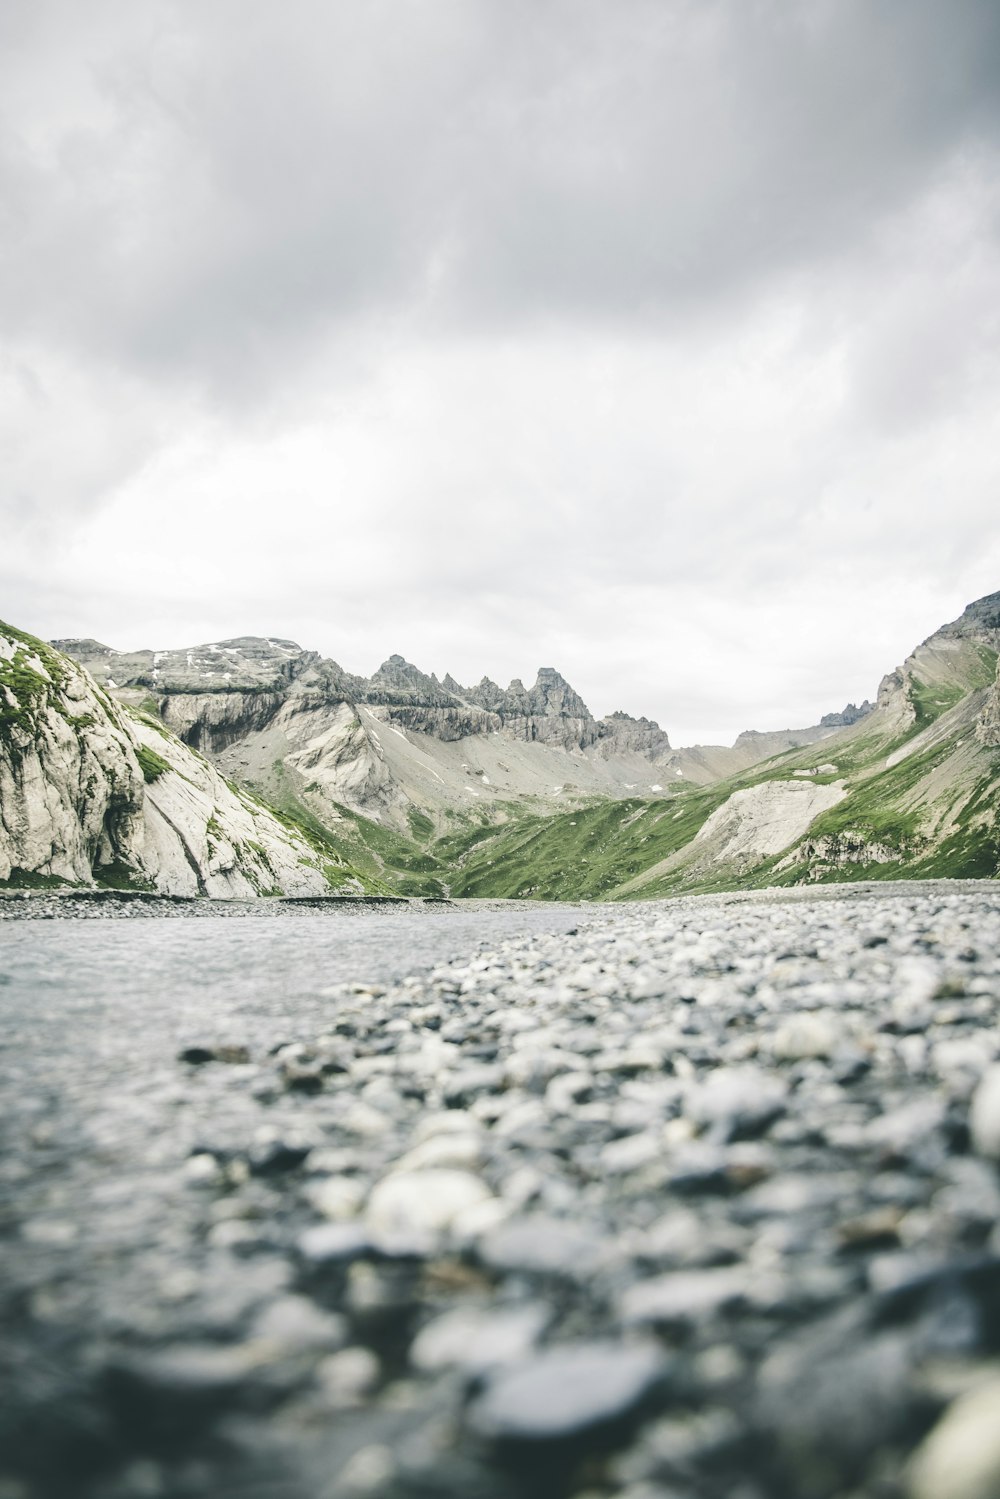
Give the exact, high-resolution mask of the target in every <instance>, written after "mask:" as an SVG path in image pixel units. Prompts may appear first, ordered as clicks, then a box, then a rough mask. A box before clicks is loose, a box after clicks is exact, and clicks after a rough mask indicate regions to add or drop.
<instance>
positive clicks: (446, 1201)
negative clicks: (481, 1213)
mask: <svg viewBox="0 0 1000 1499" xmlns="http://www.w3.org/2000/svg"><path fill="white" fill-rule="evenodd" d="M491 1195H492V1194H491V1193H490V1190H489V1188H488V1187H487V1186H486V1185H485V1183H484V1182H482V1181H481V1180H480V1178H479V1177H478V1176H473V1175H472V1173H471V1172H468V1171H458V1170H447V1169H444V1168H439V1169H431V1170H427V1171H399V1172H395V1173H393V1174H392V1175H390V1176H386V1177H383V1179H382V1180H381V1181H380V1182H378V1183H377V1184H376V1185H375V1187H374V1188H373V1189H372V1193H371V1196H370V1197H369V1199H368V1207H367V1209H366V1212H365V1224H366V1226H367V1228H368V1231H369V1233H371V1234H372V1236H373V1237H374V1238H376V1239H377V1240H378V1241H380V1242H381V1243H383V1244H384V1245H386V1246H387V1247H388V1248H390V1249H392V1250H393V1251H394V1252H396V1253H401V1252H406V1251H413V1252H414V1253H426V1252H428V1251H429V1250H430V1249H431V1248H432V1247H433V1246H434V1245H435V1244H436V1243H437V1242H438V1241H439V1240H440V1239H441V1238H442V1236H443V1235H445V1234H446V1233H447V1231H448V1229H449V1228H450V1227H451V1226H452V1224H453V1223H454V1222H455V1220H456V1219H457V1218H458V1217H459V1215H460V1214H462V1213H463V1212H465V1211H466V1209H469V1208H475V1207H478V1206H480V1204H482V1203H485V1202H487V1201H489V1199H490V1197H491Z"/></svg>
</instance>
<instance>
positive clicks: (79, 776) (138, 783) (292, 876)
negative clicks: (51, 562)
mask: <svg viewBox="0 0 1000 1499" xmlns="http://www.w3.org/2000/svg"><path fill="white" fill-rule="evenodd" d="M108 675H112V674H111V673H110V672H109V673H108ZM112 679H113V677H112ZM233 696H234V697H238V696H239V695H238V694H233ZM321 864H322V861H321V860H320V859H319V858H318V856H317V855H316V853H315V851H314V850H313V848H312V847H311V846H310V845H309V844H308V843H307V842H306V840H305V839H304V838H301V837H299V836H298V835H297V834H295V833H292V832H290V831H288V830H287V829H286V828H285V827H284V826H283V825H282V824H281V823H280V822H279V821H278V820H277V818H275V817H274V816H273V815H272V814H271V813H270V812H269V811H267V810H266V809H265V808H264V807H262V806H260V805H259V804H258V803H256V802H254V800H253V799H252V798H251V797H249V796H247V795H246V794H245V793H240V792H238V791H236V790H235V789H234V788H233V787H232V786H230V785H229V784H228V783H227V782H226V781H225V780H224V779H223V778H222V776H220V775H219V773H218V772H217V771H216V770H215V769H214V767H213V766H211V765H210V764H209V763H208V761H207V760H205V759H203V758H202V757H201V756H200V755H197V754H195V753H193V752H192V751H191V750H190V749H188V748H187V746H186V745H184V744H182V743H181V742H180V741H179V740H177V739H175V738H174V737H173V736H172V735H170V734H169V733H167V732H165V731H164V730H163V729H162V728H161V727H160V726H159V725H157V724H156V723H155V722H154V721H153V720H150V719H147V718H144V717H143V715H141V714H140V713H138V712H137V711H136V710H134V709H133V710H130V709H128V708H127V707H125V706H123V705H122V704H120V703H118V702H116V701H115V700H114V699H113V698H112V697H110V696H109V695H108V693H107V692H106V691H105V690H104V689H103V688H102V687H100V686H99V685H98V684H97V683H96V682H95V681H94V680H93V678H92V677H91V676H90V675H89V674H88V673H87V672H86V671H84V670H83V669H82V668H81V667H80V666H79V665H78V664H77V663H76V662H75V661H73V660H71V659H70V658H69V657H68V656H66V655H63V654H62V653H60V652H59V651H56V650H54V649H53V648H52V647H51V646H46V645H44V644H43V643H42V642H41V641H37V640H34V639H33V637H31V636H29V635H24V634H22V633H21V632H19V631H17V630H14V629H12V628H11V627H9V626H6V625H0V880H3V881H11V880H12V881H13V882H15V883H19V882H21V883H31V882H32V881H38V880H39V879H42V880H44V879H46V878H48V879H54V880H63V881H67V882H69V883H71V884H90V883H92V882H94V881H95V880H96V881H97V882H98V883H105V884H107V883H110V884H125V885H131V886H134V887H137V888H146V889H155V890H159V891H163V892H164V893H168V894H175V895H199V894H200V895H214V896H230V895H232V896H241V895H242V896H251V895H259V894H303V895H307V894H318V893H323V892H325V891H327V890H328V889H329V888H330V883H329V881H328V879H327V876H326V873H325V872H324V869H323V868H322V867H321ZM349 875H350V871H345V874H344V879H345V881H346V880H347V879H348V878H349ZM333 879H334V882H335V883H336V874H335V873H334V874H333Z"/></svg>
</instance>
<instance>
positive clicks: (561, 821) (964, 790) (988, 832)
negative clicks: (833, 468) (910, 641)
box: [455, 593, 1000, 899]
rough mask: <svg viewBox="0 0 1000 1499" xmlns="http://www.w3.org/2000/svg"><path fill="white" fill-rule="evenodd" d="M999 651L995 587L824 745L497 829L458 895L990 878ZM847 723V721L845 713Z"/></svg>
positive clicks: (637, 893)
mask: <svg viewBox="0 0 1000 1499" xmlns="http://www.w3.org/2000/svg"><path fill="white" fill-rule="evenodd" d="M998 652H1000V593H998V594H991V595H989V596H988V597H986V598H983V599H979V600H977V601H976V602H975V603H973V604H970V605H969V607H968V608H967V609H966V610H965V612H964V613H963V614H962V616H961V618H960V619H957V620H955V621H953V622H952V623H950V624H947V625H944V626H943V627H942V628H941V629H940V630H937V631H936V632H935V633H934V634H933V635H931V636H929V637H928V639H926V640H925V641H923V642H922V644H921V645H919V646H918V647H917V648H916V650H915V651H914V652H913V653H912V654H911V655H910V656H908V657H907V659H906V661H904V663H903V664H902V666H900V667H898V668H897V669H896V670H895V671H892V672H890V673H889V674H888V675H887V676H886V677H885V678H884V679H883V681H882V683H881V685H880V688H879V692H878V698H877V703H876V706H875V707H874V708H873V709H871V711H869V712H867V713H865V714H864V715H863V716H862V717H860V718H857V717H855V718H854V721H853V722H849V723H847V724H846V725H845V726H843V727H842V728H840V729H838V730H834V731H833V732H832V733H827V734H826V735H825V736H824V737H823V738H822V740H821V741H819V742H814V743H813V744H811V745H809V746H807V747H804V748H795V749H791V750H788V751H786V752H785V753H782V754H778V755H776V756H772V757H771V758H768V759H761V760H760V761H759V762H758V763H757V764H755V765H753V766H751V767H750V768H749V769H748V770H745V771H744V772H742V773H741V774H737V775H732V776H728V777H726V778H724V779H721V780H719V781H716V782H715V783H714V784H710V785H706V786H702V787H698V788H690V789H686V790H685V791H683V792H680V793H676V794H675V795H674V797H672V798H671V799H670V800H666V801H665V800H648V799H647V800H639V799H637V798H636V799H631V800H626V801H623V802H619V803H617V804H614V805H605V806H591V807H588V808H585V809H581V810H580V811H577V812H574V813H572V814H564V815H560V816H556V817H551V818H547V819H544V820H543V819H536V820H535V822H534V824H533V825H530V826H528V825H522V826H520V827H517V828H511V829H499V830H497V831H496V833H494V834H493V835H492V836H491V837H490V838H489V839H486V840H483V841H481V842H480V843H478V844H477V845H476V847H475V848H474V849H471V850H470V851H469V852H468V853H467V854H466V855H465V857H464V858H463V860H462V865H461V870H460V874H459V876H458V878H457V879H456V880H455V888H456V890H458V891H459V892H461V893H464V894H476V895H484V894H491V895H515V894H518V895H525V894H532V895H536V896H539V897H548V898H568V897H569V896H570V895H573V896H574V897H577V898H579V897H581V896H585V897H589V898H603V899H629V898H636V897H650V896H659V895H666V894H671V893H676V892H680V891H698V890H721V889H733V888H747V887H750V888H752V887H760V886H765V885H789V884H800V883H808V882H816V881H819V882H823V881H841V880H852V879H898V878H902V877H914V878H924V877H936V876H940V877H966V878H997V877H998V876H1000V679H998V675H997V670H998V668H997V661H998ZM855 711H856V710H855ZM843 716H844V717H845V718H850V717H852V716H853V715H852V713H851V710H850V708H849V709H848V710H847V711H846V712H845V714H844V715H843Z"/></svg>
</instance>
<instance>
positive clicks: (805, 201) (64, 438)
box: [0, 0, 1000, 744]
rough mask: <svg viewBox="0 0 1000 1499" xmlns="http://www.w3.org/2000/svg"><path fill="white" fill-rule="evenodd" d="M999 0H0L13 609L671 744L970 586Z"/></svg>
mask: <svg viewBox="0 0 1000 1499" xmlns="http://www.w3.org/2000/svg"><path fill="white" fill-rule="evenodd" d="M998 168H1000V5H998V4H997V3H996V0H949V3H948V4H947V5H943V4H941V3H940V0H364V3H363V4H359V3H357V0H282V3H281V4H280V5H277V4H274V3H273V0H211V3H209V4H191V3H190V0H88V3H87V5H85V6H82V5H80V4H79V3H78V0H4V4H3V6H2V7H0V615H2V616H3V617H4V618H6V619H7V620H8V621H9V622H11V623H13V624H16V625H19V626H20V627H21V628H24V629H28V630H30V631H32V632H33V633H35V634H38V635H42V636H45V637H48V638H52V637H63V636H95V637H96V638H98V639H100V640H103V641H105V642H106V643H107V644H110V645H112V646H115V647H117V648H119V649H136V648H140V647H152V648H169V647H179V646H184V645H193V644H197V643H202V642H204V641H209V640H220V639H224V638H227V637H232V636H236V635H270V636H281V637H284V638H290V639H293V640H297V641H299V643H300V644H302V645H303V646H306V647H307V648H310V649H315V650H318V651H321V652H322V653H323V654H324V655H330V656H333V657H334V658H335V659H336V660H338V661H339V662H340V663H341V664H342V665H343V666H344V667H346V668H347V669H348V670H350V671H353V672H359V673H363V674H366V675H367V674H370V673H371V672H372V671H374V670H375V668H376V667H377V666H378V664H379V663H380V662H381V661H382V660H384V659H385V657H386V656H388V655H389V654H390V653H392V652H399V653H401V654H402V655H404V656H406V657H407V658H408V659H409V660H411V661H414V662H416V663H417V664H418V665H419V666H420V667H421V668H422V669H424V670H425V671H428V672H431V671H433V672H436V673H437V674H438V675H439V676H443V675H444V674H445V673H446V672H451V673H452V674H453V675H454V676H455V677H456V678H457V679H458V680H459V681H464V682H469V683H471V682H474V681H477V680H478V679H479V678H480V677H481V676H483V675H484V674H486V675H489V676H490V677H493V678H494V679H496V680H498V681H500V682H501V683H503V684H506V683H507V682H508V681H509V680H510V679H511V678H512V677H514V676H517V677H521V678H524V679H525V680H526V681H529V682H530V681H531V680H532V679H533V677H534V673H535V670H536V668H537V667H538V666H540V665H545V666H555V667H557V668H558V669H559V670H561V671H562V672H563V674H564V675H565V676H566V677H567V678H568V679H569V680H570V681H571V682H572V683H573V685H574V686H575V687H576V688H577V690H578V691H579V692H580V693H581V694H582V696H583V697H584V698H585V700H586V701H587V702H588V704H589V705H590V707H591V709H592V710H593V711H594V712H596V713H597V714H603V713H606V712H610V711H612V710H614V709H625V710H626V711H629V712H631V713H634V714H637V715H638V714H646V715H648V716H650V717H654V718H656V719H658V720H659V721H660V723H661V724H662V726H663V727H664V728H666V729H667V730H668V732H669V734H670V736H671V739H672V741H673V742H674V743H675V744H690V743H696V742H715V743H719V742H728V741H731V739H732V738H733V737H734V736H735V735H736V734H737V733H738V732H740V730H742V729H745V728H750V727H752V728H757V729H769V728H781V727H787V726H793V727H795V726H803V725H806V724H809V723H813V722H815V721H816V720H817V719H818V717H819V716H820V715H821V714H822V713H824V712H829V711H832V710H836V709H839V708H841V707H843V705H844V704H845V703H846V702H847V701H848V700H849V699H852V700H855V701H857V700H860V699H861V698H863V697H865V696H869V697H871V696H873V695H874V693H875V690H876V688H877V686H878V682H879V679H880V677H881V676H882V674H883V673H884V672H886V671H889V670H890V669H892V668H893V667H894V666H895V665H897V664H898V663H899V662H900V661H901V660H902V659H903V658H904V657H905V656H906V654H907V653H908V652H909V651H910V650H911V649H912V648H913V647H914V646H915V645H916V644H917V643H918V642H919V641H920V640H922V639H923V638H924V637H925V636H927V635H928V634H930V633H931V631H933V630H934V629H935V628H937V626H938V625H940V624H942V623H943V622H945V621H946V620H949V619H952V618H954V617H955V616H956V615H957V614H959V613H960V612H961V610H962V609H963V607H964V606H965V604H966V603H968V602H969V601H970V600H972V599H974V598H977V597H980V596H981V595H983V594H985V593H990V592H994V591H996V590H1000V482H998V481H1000V433H998V413H1000V354H998V350H1000V170H998Z"/></svg>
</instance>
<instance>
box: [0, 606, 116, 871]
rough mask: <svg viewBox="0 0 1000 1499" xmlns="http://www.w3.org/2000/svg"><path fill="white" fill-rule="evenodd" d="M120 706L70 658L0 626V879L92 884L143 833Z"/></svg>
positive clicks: (28, 637)
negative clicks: (98, 870) (49, 879)
mask: <svg viewBox="0 0 1000 1499" xmlns="http://www.w3.org/2000/svg"><path fill="white" fill-rule="evenodd" d="M144 790H145V787H144V781H143V773H142V769H141V767H140V764H139V760H138V758H137V756H136V746H135V744H134V743H133V741H132V740H131V738H130V736H129V734H128V732H127V731H126V729H125V727H124V723H123V714H122V711H121V710H120V709H119V708H118V707H117V705H116V704H114V703H113V702H112V701H111V699H110V698H108V697H106V695H105V694H104V693H102V692H100V690H99V689H97V688H96V687H95V685H94V683H93V682H92V681H91V680H90V679H89V678H88V676H87V675H86V673H85V672H83V671H82V670H81V669H80V668H79V667H78V666H76V665H75V664H74V663H73V662H72V661H69V660H68V659H67V658H66V657H64V656H60V655H59V654H58V653H57V652H56V651H53V650H51V649H49V648H48V647H45V646H43V645H42V644H41V642H39V641H34V640H33V639H32V638H31V637H30V636H27V635H21V634H20V633H19V632H17V631H14V630H12V629H10V628H9V627H8V626H6V625H0V880H9V879H10V878H11V877H12V876H13V877H14V878H17V877H18V876H19V875H25V876H30V875H42V876H50V877H53V878H56V879H62V880H68V881H72V882H74V883H76V882H80V881H84V882H89V881H90V879H91V878H92V870H93V869H94V867H95V866H112V865H114V864H116V863H118V862H119V861H127V860H128V858H129V857H130V855H131V854H132V851H133V849H134V846H135V844H136V841H137V839H138V838H139V837H141V825H142V806H143V801H144Z"/></svg>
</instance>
